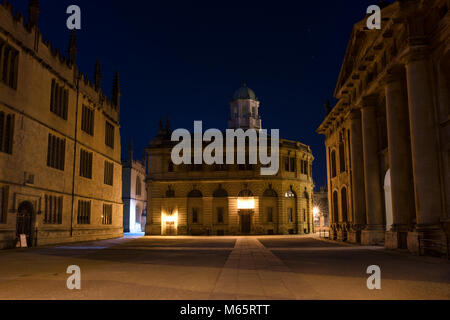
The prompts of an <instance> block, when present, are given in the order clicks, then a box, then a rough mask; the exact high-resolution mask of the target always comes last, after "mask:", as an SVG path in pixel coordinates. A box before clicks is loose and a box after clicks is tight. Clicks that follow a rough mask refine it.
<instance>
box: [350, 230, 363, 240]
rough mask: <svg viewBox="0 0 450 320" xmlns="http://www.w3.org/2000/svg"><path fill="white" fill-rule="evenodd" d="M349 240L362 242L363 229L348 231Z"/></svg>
mask: <svg viewBox="0 0 450 320" xmlns="http://www.w3.org/2000/svg"><path fill="white" fill-rule="evenodd" d="M348 242H350V243H361V230H358V231H349V232H348Z"/></svg>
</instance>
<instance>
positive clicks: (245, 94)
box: [233, 82, 258, 101]
mask: <svg viewBox="0 0 450 320" xmlns="http://www.w3.org/2000/svg"><path fill="white" fill-rule="evenodd" d="M247 99H250V100H258V99H257V98H256V94H255V92H254V91H253V90H252V89H250V88H249V87H247V84H246V83H245V82H244V83H243V84H242V87H241V88H239V89H238V90H237V91H236V92H235V93H234V95H233V101H235V100H247Z"/></svg>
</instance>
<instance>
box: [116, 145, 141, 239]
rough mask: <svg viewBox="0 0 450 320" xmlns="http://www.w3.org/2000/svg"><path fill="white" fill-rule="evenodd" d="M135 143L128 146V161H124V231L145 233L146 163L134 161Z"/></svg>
mask: <svg viewBox="0 0 450 320" xmlns="http://www.w3.org/2000/svg"><path fill="white" fill-rule="evenodd" d="M133 154H134V152H133V143H132V141H130V145H129V146H128V159H124V160H123V161H122V189H123V191H122V199H123V231H124V232H126V233H141V232H145V225H146V216H147V187H146V185H145V181H146V166H145V161H139V160H134V155H133Z"/></svg>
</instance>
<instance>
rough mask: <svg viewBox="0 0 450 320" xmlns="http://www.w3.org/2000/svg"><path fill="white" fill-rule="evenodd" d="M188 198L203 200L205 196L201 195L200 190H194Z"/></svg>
mask: <svg viewBox="0 0 450 320" xmlns="http://www.w3.org/2000/svg"><path fill="white" fill-rule="evenodd" d="M188 198H203V194H202V193H201V191H200V190H196V189H194V190H192V191H191V192H189V194H188Z"/></svg>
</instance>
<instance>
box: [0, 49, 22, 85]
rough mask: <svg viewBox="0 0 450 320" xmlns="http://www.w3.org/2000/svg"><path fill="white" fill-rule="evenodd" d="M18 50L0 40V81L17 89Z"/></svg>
mask: <svg viewBox="0 0 450 320" xmlns="http://www.w3.org/2000/svg"><path fill="white" fill-rule="evenodd" d="M18 73H19V51H17V50H15V49H14V48H12V47H11V46H9V45H7V44H6V43H5V42H3V41H1V40H0V81H1V82H3V83H4V84H6V85H7V86H8V87H10V88H11V89H14V90H15V89H17V78H18Z"/></svg>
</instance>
